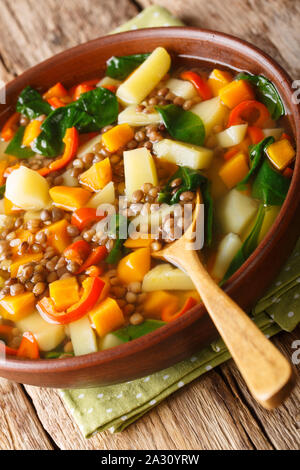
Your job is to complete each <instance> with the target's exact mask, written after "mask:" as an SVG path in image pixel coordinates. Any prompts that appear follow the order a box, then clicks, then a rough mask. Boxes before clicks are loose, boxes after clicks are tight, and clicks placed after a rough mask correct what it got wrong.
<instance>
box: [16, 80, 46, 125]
mask: <svg viewBox="0 0 300 470" xmlns="http://www.w3.org/2000/svg"><path fill="white" fill-rule="evenodd" d="M16 109H17V111H18V113H21V114H24V116H27V117H28V118H29V119H35V118H37V117H39V116H41V115H42V114H46V116H48V114H50V113H51V112H52V108H51V106H50V104H49V103H47V102H46V101H44V100H43V98H42V96H41V95H40V94H39V93H38V92H37V91H36V90H34V88H31V87H30V86H27V87H26V88H24V90H23V91H22V92H21V94H20V95H19V98H18V101H17V106H16Z"/></svg>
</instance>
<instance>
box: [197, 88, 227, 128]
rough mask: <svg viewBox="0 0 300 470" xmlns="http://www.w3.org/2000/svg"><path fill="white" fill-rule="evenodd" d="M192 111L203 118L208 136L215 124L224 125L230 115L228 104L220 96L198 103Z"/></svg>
mask: <svg viewBox="0 0 300 470" xmlns="http://www.w3.org/2000/svg"><path fill="white" fill-rule="evenodd" d="M191 111H192V112H193V113H194V114H197V116H199V117H200V118H201V119H202V121H203V124H204V127H205V132H206V136H208V135H209V134H210V133H211V131H212V129H213V127H214V126H216V125H221V126H223V124H224V122H225V121H226V119H227V117H228V110H227V108H226V106H224V105H223V104H222V103H221V100H220V98H219V97H218V96H216V97H215V98H212V99H210V100H205V101H202V103H198V104H196V105H195V106H193V107H192V108H191Z"/></svg>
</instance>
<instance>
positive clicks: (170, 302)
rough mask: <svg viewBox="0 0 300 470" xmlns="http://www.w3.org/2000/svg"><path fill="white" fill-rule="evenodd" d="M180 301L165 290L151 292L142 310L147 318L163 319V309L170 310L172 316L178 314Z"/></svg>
mask: <svg viewBox="0 0 300 470" xmlns="http://www.w3.org/2000/svg"><path fill="white" fill-rule="evenodd" d="M178 307H179V299H178V297H177V296H176V295H174V294H170V293H169V292H166V291H164V290H157V291H153V292H149V294H148V295H147V298H146V300H145V302H144V303H143V306H142V309H143V313H144V314H145V316H146V317H148V318H149V317H150V318H156V319H158V320H160V319H161V314H162V311H163V309H165V308H168V311H169V312H170V314H174V313H176V312H177V310H178Z"/></svg>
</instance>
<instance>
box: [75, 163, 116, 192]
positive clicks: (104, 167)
mask: <svg viewBox="0 0 300 470" xmlns="http://www.w3.org/2000/svg"><path fill="white" fill-rule="evenodd" d="M111 180H112V169H111V165H110V161H109V158H105V159H104V160H102V162H98V163H94V165H92V166H91V168H89V169H88V170H87V171H85V172H84V173H82V174H81V175H80V178H79V181H80V183H81V184H82V185H83V186H85V187H86V188H88V189H89V190H90V191H99V190H100V189H103V188H104V186H106V185H107V184H108V183H109V182H110V181H111Z"/></svg>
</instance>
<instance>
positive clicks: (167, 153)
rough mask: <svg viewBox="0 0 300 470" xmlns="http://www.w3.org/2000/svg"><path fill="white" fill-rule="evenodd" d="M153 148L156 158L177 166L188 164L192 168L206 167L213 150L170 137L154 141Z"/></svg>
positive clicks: (209, 162) (210, 159) (200, 168)
mask: <svg viewBox="0 0 300 470" xmlns="http://www.w3.org/2000/svg"><path fill="white" fill-rule="evenodd" d="M153 150H154V152H155V153H156V155H157V157H158V158H162V159H164V160H166V161H168V162H170V163H175V164H176V165H179V166H188V167H189V168H192V169H193V170H202V169H204V168H208V167H209V166H210V164H211V161H212V158H213V151H212V150H210V149H207V148H205V147H199V146H196V145H190V144H185V143H182V142H177V141H174V140H171V139H163V140H161V141H160V142H155V144H154V145H153Z"/></svg>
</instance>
